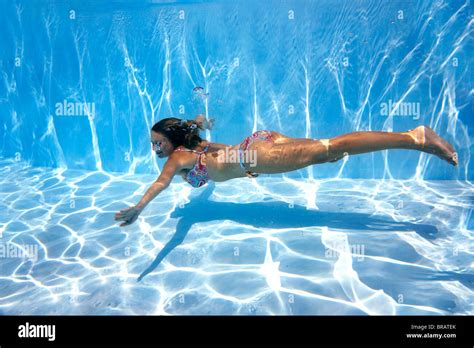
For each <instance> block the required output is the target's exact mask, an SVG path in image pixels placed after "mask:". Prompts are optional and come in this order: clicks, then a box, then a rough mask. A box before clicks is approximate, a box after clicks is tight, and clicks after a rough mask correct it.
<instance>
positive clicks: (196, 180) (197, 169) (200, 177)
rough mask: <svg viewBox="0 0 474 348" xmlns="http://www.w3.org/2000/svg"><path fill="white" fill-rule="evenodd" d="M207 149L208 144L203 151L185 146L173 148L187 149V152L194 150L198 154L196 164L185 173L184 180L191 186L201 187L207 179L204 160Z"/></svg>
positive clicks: (178, 149)
mask: <svg viewBox="0 0 474 348" xmlns="http://www.w3.org/2000/svg"><path fill="white" fill-rule="evenodd" d="M208 149H209V145H207V146H206V147H205V148H204V150H203V151H196V150H190V149H187V148H185V147H178V148H177V149H175V151H178V152H180V151H188V152H194V153H197V154H198V158H197V160H196V164H195V165H194V167H193V168H192V169H190V170H189V171H188V173H187V174H186V178H185V180H186V181H187V182H188V183H189V184H191V186H193V187H201V186H202V185H204V184H205V183H207V182H208V181H209V175H208V173H207V167H206V162H205V156H206V153H207V150H208Z"/></svg>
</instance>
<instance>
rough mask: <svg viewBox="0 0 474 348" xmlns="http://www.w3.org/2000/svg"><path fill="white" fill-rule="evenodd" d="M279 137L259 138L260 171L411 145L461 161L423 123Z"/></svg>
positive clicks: (278, 170) (257, 169)
mask: <svg viewBox="0 0 474 348" xmlns="http://www.w3.org/2000/svg"><path fill="white" fill-rule="evenodd" d="M285 138H286V139H282V138H280V142H277V140H278V139H275V143H273V144H272V143H266V142H255V143H254V144H252V146H251V148H250V149H254V150H256V151H257V154H256V155H257V165H256V167H254V168H253V169H251V170H252V171H255V172H257V173H284V172H288V171H293V170H297V169H301V168H304V167H307V166H309V165H313V164H319V163H325V162H335V161H338V160H340V159H341V158H343V157H344V156H347V155H356V154H361V153H367V152H373V151H380V150H387V149H408V150H417V151H423V152H426V153H431V154H434V155H436V156H438V157H440V158H442V159H444V160H446V161H448V162H449V163H451V164H453V165H457V154H456V153H455V151H454V149H453V147H452V146H451V145H450V144H449V143H448V142H447V141H445V140H444V139H442V138H441V137H439V136H438V135H437V134H436V133H435V132H434V131H433V130H432V129H431V128H429V127H426V126H420V127H417V128H415V129H413V130H410V131H408V132H376V131H363V132H353V133H347V134H344V135H341V136H337V137H334V138H331V139H320V140H315V139H301V141H300V140H298V139H296V140H292V141H290V140H288V139H294V138H288V137H285Z"/></svg>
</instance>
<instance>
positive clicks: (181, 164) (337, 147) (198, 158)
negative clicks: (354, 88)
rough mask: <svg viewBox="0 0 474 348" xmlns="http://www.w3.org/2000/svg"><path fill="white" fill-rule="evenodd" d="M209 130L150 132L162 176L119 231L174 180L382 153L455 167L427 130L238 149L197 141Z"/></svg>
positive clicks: (120, 216)
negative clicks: (414, 154) (409, 154)
mask: <svg viewBox="0 0 474 348" xmlns="http://www.w3.org/2000/svg"><path fill="white" fill-rule="evenodd" d="M206 128H207V129H210V128H211V124H210V122H208V121H207V120H206V119H205V117H204V116H202V115H199V116H197V117H196V119H195V120H181V119H178V118H165V119H163V120H161V121H159V122H158V123H156V124H155V125H154V126H153V128H152V129H151V142H152V146H153V151H154V152H155V153H156V154H157V155H158V157H159V158H164V157H168V160H167V161H166V163H165V165H164V167H163V171H162V172H161V174H160V176H159V177H158V179H157V180H156V181H155V182H154V183H153V184H152V185H151V186H150V188H149V189H148V190H147V191H146V193H145V194H144V195H143V197H142V199H141V200H140V202H139V203H138V204H137V205H136V206H134V207H131V208H128V209H122V210H121V211H120V212H118V213H117V214H115V220H116V221H124V222H123V223H121V224H120V226H127V225H130V224H131V223H133V222H134V221H135V220H136V219H137V218H138V216H139V215H140V213H141V212H142V211H143V209H144V208H145V207H146V205H147V204H148V203H150V201H152V200H153V199H154V198H155V197H156V196H157V195H158V194H159V193H160V192H162V191H163V190H164V189H166V188H167V187H168V186H169V184H170V182H171V180H172V179H173V177H174V176H175V175H176V174H179V175H181V176H182V177H183V178H184V180H186V181H187V182H188V183H190V184H191V185H192V186H194V187H200V186H202V185H204V184H205V183H207V182H208V181H209V180H213V181H226V180H230V179H234V178H241V177H245V176H247V177H249V178H254V177H257V176H258V174H273V173H285V172H290V171H293V170H298V169H301V168H304V167H307V166H310V165H313V164H319V163H325V162H336V161H338V160H340V159H342V158H343V157H345V156H348V155H356V154H361V153H367V152H373V151H380V150H386V149H408V150H417V151H422V152H426V153H429V154H433V155H436V156H438V157H439V158H441V159H443V160H445V161H447V162H449V163H451V164H452V165H454V166H457V164H458V158H457V153H456V152H455V150H454V148H453V147H452V146H451V145H450V144H449V143H448V142H447V141H445V140H444V139H442V138H441V137H440V136H439V135H437V134H436V133H435V132H434V131H433V130H432V129H431V128H430V127H428V126H419V127H416V128H414V129H411V130H409V131H407V132H400V133H397V132H377V131H361V132H353V133H347V134H343V135H340V136H337V137H334V138H331V139H320V140H317V139H306V138H290V137H287V136H285V135H283V134H280V133H278V132H274V131H269V130H260V131H258V132H255V133H253V134H252V135H251V136H249V137H247V138H245V139H244V141H242V142H241V143H240V144H237V145H234V146H230V145H225V144H218V143H211V142H208V141H206V140H203V139H202V138H201V137H200V136H199V130H204V129H206Z"/></svg>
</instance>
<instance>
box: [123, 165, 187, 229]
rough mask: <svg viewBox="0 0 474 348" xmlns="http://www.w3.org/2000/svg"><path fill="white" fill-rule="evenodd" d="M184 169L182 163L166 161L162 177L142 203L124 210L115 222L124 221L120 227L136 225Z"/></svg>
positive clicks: (143, 198)
mask: <svg viewBox="0 0 474 348" xmlns="http://www.w3.org/2000/svg"><path fill="white" fill-rule="evenodd" d="M182 168H183V164H182V163H181V161H178V160H177V159H176V158H172V157H170V158H169V159H168V161H166V163H165V165H164V167H163V171H162V172H161V174H160V176H159V177H158V179H156V181H155V182H154V183H153V184H151V186H150V187H149V188H148V190H147V191H146V192H145V194H144V195H143V197H142V199H141V200H140V202H138V204H137V205H136V206H134V207H130V208H127V209H122V210H120V212H118V213H116V214H115V221H122V220H123V221H124V222H123V223H121V224H120V227H123V226H127V225H130V224H132V223H134V222H135V220H137V219H138V216H139V215H140V213H141V212H142V211H143V209H145V207H146V206H147V205H148V203H150V202H151V201H152V200H153V199H154V198H155V197H156V196H158V195H159V194H160V193H161V192H162V191H163V190H165V189H166V188H167V187H168V186H169V184H170V183H171V180H173V177H174V175H175V174H177V173H178V172H179V171H180V170H181V169H182Z"/></svg>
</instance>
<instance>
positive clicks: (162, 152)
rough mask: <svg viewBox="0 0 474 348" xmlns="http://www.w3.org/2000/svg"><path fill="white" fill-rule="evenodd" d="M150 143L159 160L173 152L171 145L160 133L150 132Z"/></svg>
mask: <svg viewBox="0 0 474 348" xmlns="http://www.w3.org/2000/svg"><path fill="white" fill-rule="evenodd" d="M151 143H152V149H153V151H154V152H155V153H156V154H157V155H158V157H159V158H163V157H168V156H169V155H171V154H172V153H173V151H174V147H173V144H171V142H170V141H169V139H168V138H167V137H166V136H164V135H163V134H161V133H157V132H155V131H151Z"/></svg>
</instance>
